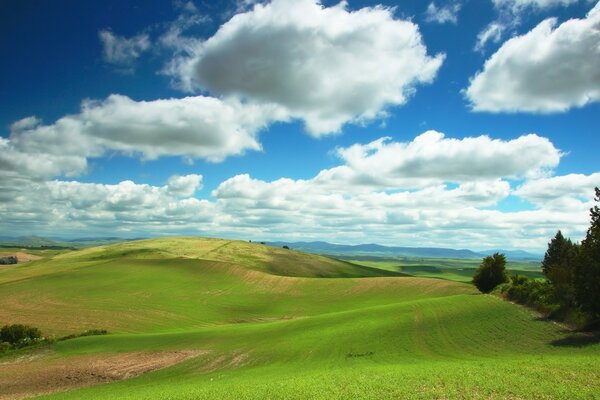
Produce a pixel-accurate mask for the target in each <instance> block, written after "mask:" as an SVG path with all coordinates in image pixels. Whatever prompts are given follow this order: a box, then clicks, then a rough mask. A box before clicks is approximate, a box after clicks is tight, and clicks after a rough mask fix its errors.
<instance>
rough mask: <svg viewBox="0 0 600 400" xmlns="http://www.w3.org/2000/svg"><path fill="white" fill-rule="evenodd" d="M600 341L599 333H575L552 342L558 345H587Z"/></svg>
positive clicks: (553, 344)
mask: <svg viewBox="0 0 600 400" xmlns="http://www.w3.org/2000/svg"><path fill="white" fill-rule="evenodd" d="M597 343H600V334H598V333H573V334H571V335H569V336H566V337H564V338H562V339H557V340H553V341H552V342H550V344H551V345H552V346H556V347H586V346H591V345H594V344H597Z"/></svg>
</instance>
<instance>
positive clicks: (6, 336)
mask: <svg viewBox="0 0 600 400" xmlns="http://www.w3.org/2000/svg"><path fill="white" fill-rule="evenodd" d="M41 337H42V332H41V331H40V330H39V329H38V328H34V327H32V326H27V325H21V324H14V325H5V326H3V327H2V329H0V341H1V342H7V343H10V344H12V345H19V346H20V345H27V344H29V343H31V342H34V341H36V340H38V339H40V338H41Z"/></svg>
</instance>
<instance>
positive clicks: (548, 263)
mask: <svg viewBox="0 0 600 400" xmlns="http://www.w3.org/2000/svg"><path fill="white" fill-rule="evenodd" d="M574 248H575V245H574V244H573V242H571V239H566V238H565V237H564V236H563V234H562V232H561V231H558V232H556V235H555V236H554V238H552V240H550V242H549V243H548V250H546V254H544V259H543V260H542V271H543V272H544V275H546V276H547V277H548V276H549V275H550V273H551V272H552V269H553V268H554V267H556V266H561V265H563V264H572V262H573V259H574V256H575V254H574Z"/></svg>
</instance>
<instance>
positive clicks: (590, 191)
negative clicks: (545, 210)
mask: <svg viewBox="0 0 600 400" xmlns="http://www.w3.org/2000/svg"><path fill="white" fill-rule="evenodd" d="M595 187H600V173H594V174H590V175H584V174H569V175H562V176H553V177H548V178H542V179H535V180H530V181H527V182H525V183H524V184H523V185H521V186H520V187H519V188H518V189H517V190H515V194H516V195H517V196H519V197H521V198H523V199H526V200H529V201H530V202H532V203H534V204H538V205H548V204H551V203H552V204H556V203H557V202H558V205H560V204H562V203H564V202H565V201H584V202H589V201H591V199H592V197H593V196H594V188H595Z"/></svg>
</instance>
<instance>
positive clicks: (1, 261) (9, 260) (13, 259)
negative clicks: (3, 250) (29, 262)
mask: <svg viewBox="0 0 600 400" xmlns="http://www.w3.org/2000/svg"><path fill="white" fill-rule="evenodd" d="M18 262H19V260H18V259H17V256H7V257H0V265H9V264H16V263H18Z"/></svg>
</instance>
